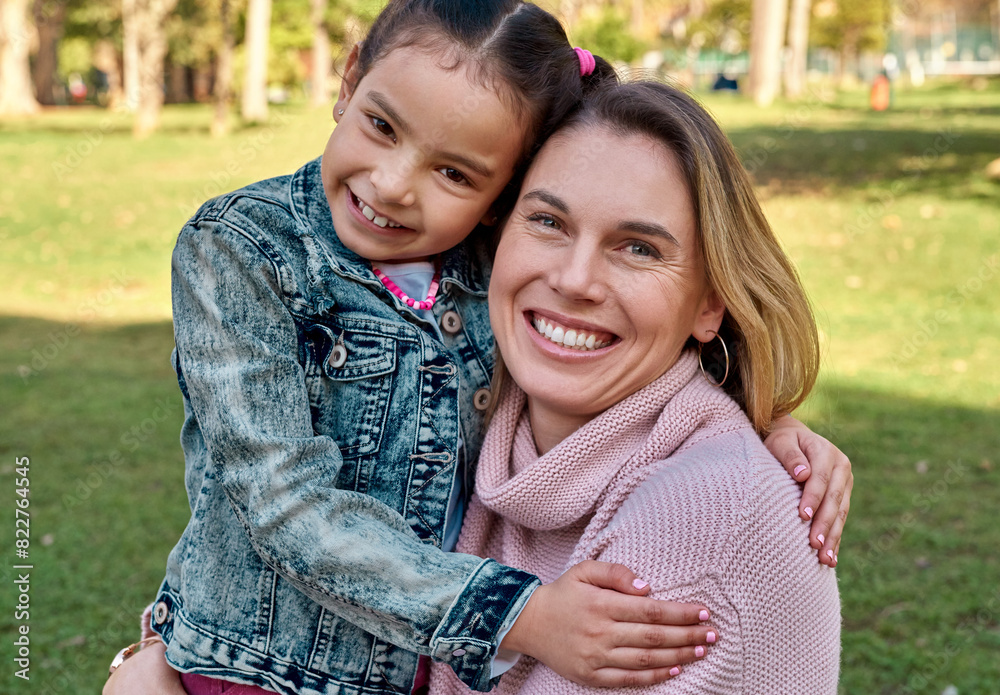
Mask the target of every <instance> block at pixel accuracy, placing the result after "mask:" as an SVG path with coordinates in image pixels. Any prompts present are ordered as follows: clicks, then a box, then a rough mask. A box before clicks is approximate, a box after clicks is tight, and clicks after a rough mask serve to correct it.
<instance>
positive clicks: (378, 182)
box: [371, 157, 417, 207]
mask: <svg viewBox="0 0 1000 695" xmlns="http://www.w3.org/2000/svg"><path fill="white" fill-rule="evenodd" d="M415 171H416V168H415V167H414V166H413V164H412V163H411V162H410V161H408V160H407V159H406V158H405V157H391V158H388V159H385V160H383V161H382V162H380V163H379V164H378V166H376V167H375V168H373V169H372V172H371V182H372V186H373V187H374V188H375V192H376V193H377V194H378V197H379V200H380V201H381V202H383V203H391V204H393V205H403V206H407V207H408V206H410V205H413V203H415V202H416V200H417V196H416V192H415V184H416V181H415Z"/></svg>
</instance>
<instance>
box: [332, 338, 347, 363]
mask: <svg viewBox="0 0 1000 695" xmlns="http://www.w3.org/2000/svg"><path fill="white" fill-rule="evenodd" d="M328 362H329V364H330V366H331V367H333V368H334V369H339V368H340V367H343V366H344V363H346V362H347V348H346V347H344V345H343V344H342V343H337V344H336V345H334V346H333V352H331V353H330V359H329V360H328Z"/></svg>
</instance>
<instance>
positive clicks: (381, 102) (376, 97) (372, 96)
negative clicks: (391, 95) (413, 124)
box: [368, 91, 413, 135]
mask: <svg viewBox="0 0 1000 695" xmlns="http://www.w3.org/2000/svg"><path fill="white" fill-rule="evenodd" d="M368 99H369V100H370V101H371V102H373V103H374V104H375V106H377V107H379V108H380V109H382V110H383V111H385V115H386V116H388V117H389V118H391V119H392V121H393V123H395V124H396V127H397V128H399V129H400V130H402V131H403V134H404V135H410V134H411V133H412V132H413V131H411V130H410V126H409V125H407V123H406V121H404V120H403V118H402V117H401V116H400V115H399V113H398V112H397V111H396V109H394V108H392V106H391V105H390V104H389V99H388V97H386V95H385V94H382V92H374V91H372V92H368Z"/></svg>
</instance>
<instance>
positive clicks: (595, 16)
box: [570, 5, 645, 63]
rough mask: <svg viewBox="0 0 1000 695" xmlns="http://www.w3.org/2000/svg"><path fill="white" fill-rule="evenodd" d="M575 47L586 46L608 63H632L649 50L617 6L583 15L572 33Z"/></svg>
mask: <svg viewBox="0 0 1000 695" xmlns="http://www.w3.org/2000/svg"><path fill="white" fill-rule="evenodd" d="M570 35H571V38H572V40H573V44H574V45H577V46H583V47H585V48H586V49H587V50H589V51H592V52H594V53H597V54H598V55H600V56H602V57H603V58H605V59H607V60H620V61H624V62H626V63H627V62H630V61H633V60H635V59H636V58H638V57H639V56H640V55H642V52H643V50H644V49H645V46H644V45H643V43H642V41H640V40H639V39H638V38H636V37H635V35H633V34H632V32H631V31H630V29H629V19H628V18H627V17H626V15H625V12H624V11H623V10H622V9H621V8H620V7H617V6H614V5H610V6H607V5H606V6H600V7H595V6H589V7H585V8H583V9H582V10H580V12H579V19H578V21H577V22H576V24H575V25H573V26H572V28H571V29H570Z"/></svg>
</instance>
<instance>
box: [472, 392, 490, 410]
mask: <svg viewBox="0 0 1000 695" xmlns="http://www.w3.org/2000/svg"><path fill="white" fill-rule="evenodd" d="M490 396H491V394H490V390H489V389H479V390H478V391H476V395H474V396H473V397H472V404H473V405H474V406H476V410H486V409H487V408H489V407H490Z"/></svg>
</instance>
